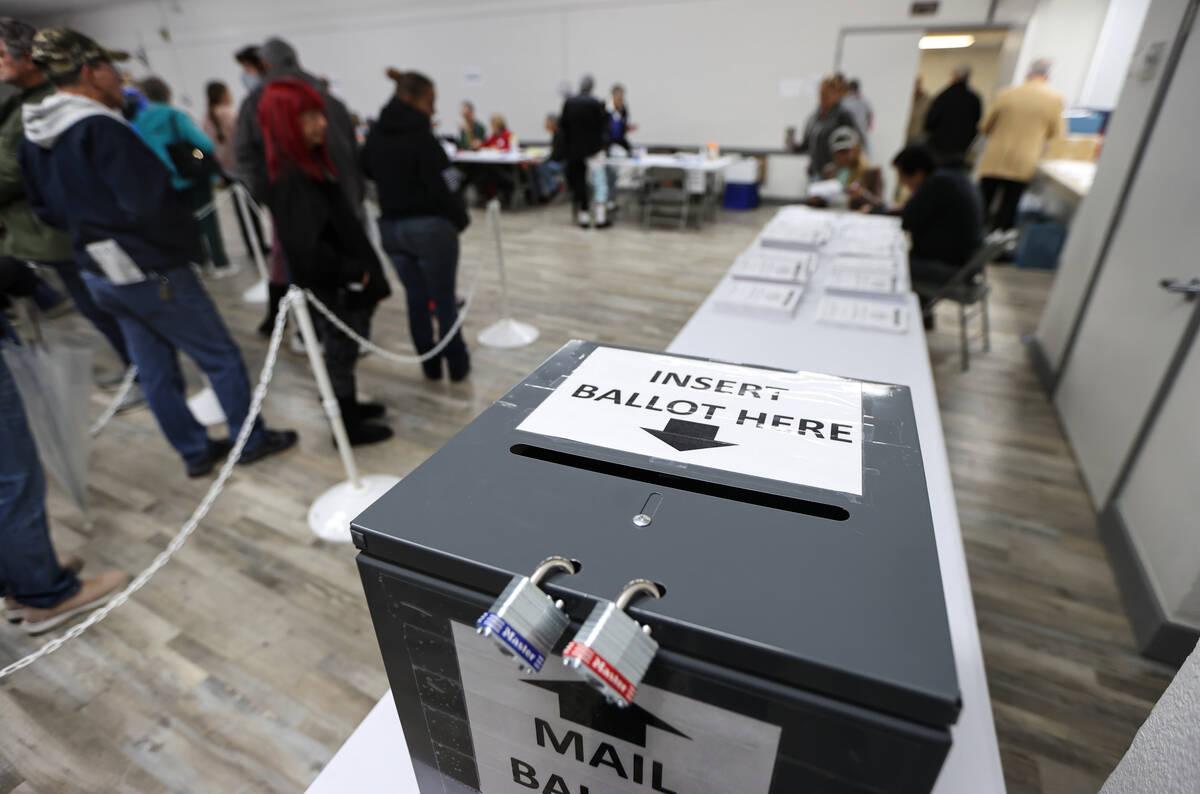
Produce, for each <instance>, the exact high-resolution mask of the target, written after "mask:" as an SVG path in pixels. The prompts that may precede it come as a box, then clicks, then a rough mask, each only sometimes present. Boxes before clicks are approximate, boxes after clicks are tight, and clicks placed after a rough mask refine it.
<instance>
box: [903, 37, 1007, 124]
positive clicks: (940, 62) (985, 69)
mask: <svg viewBox="0 0 1200 794" xmlns="http://www.w3.org/2000/svg"><path fill="white" fill-rule="evenodd" d="M1000 58H1001V48H1000V47H980V46H978V45H976V46H974V47H967V48H966V49H961V50H925V51H923V52H922V53H921V60H920V61H919V62H918V64H917V74H919V75H920V76H921V85H922V86H923V87H924V88H925V90H926V91H927V92H928V93H929V95H930V96H937V95H938V94H940V93H941V92H942V91H943V90H944V89H945V88H946V86H948V85H950V78H951V77H952V76H953V74H954V70H955V69H957V68H958V67H960V66H967V67H970V69H971V77H970V79H969V80H968V83H969V84H970V86H971V88H972V90H974V91H975V93H977V94H979V98H980V99H982V100H983V108H984V112H986V111H987V108H988V106H990V105H991V102H992V97H994V96H995V95H996V84H997V83H998V82H999V69H1000V65H1001V64H1000ZM1005 82H1006V83H1007V82H1008V78H1007V76H1006V79H1005Z"/></svg>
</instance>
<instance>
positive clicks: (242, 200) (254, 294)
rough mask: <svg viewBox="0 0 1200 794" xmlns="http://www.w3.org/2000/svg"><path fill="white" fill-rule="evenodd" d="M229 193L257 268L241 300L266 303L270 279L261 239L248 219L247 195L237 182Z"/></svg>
mask: <svg viewBox="0 0 1200 794" xmlns="http://www.w3.org/2000/svg"><path fill="white" fill-rule="evenodd" d="M230 193H231V195H232V196H233V204H234V206H235V207H237V211H238V215H239V216H240V217H241V219H242V224H243V225H244V226H245V227H246V234H247V236H248V237H249V238H250V241H251V245H250V248H251V249H252V250H251V251H250V254H251V256H253V257H254V266H255V267H256V268H258V282H257V283H255V285H254V286H252V287H250V288H249V289H247V290H246V291H245V292H243V293H242V300H244V301H246V303H266V302H267V300H268V294H269V293H268V291H267V282H268V281H269V280H270V273H269V272H268V271H267V263H266V261H265V260H264V259H263V241H262V240H260V239H259V238H258V227H257V226H255V225H254V224H253V223H251V220H250V207H249V206H248V205H247V201H246V200H247V198H249V196H248V195H247V194H246V188H244V187H242V186H241V185H240V184H238V183H237V182H234V183H233V186H232V188H231V189H230Z"/></svg>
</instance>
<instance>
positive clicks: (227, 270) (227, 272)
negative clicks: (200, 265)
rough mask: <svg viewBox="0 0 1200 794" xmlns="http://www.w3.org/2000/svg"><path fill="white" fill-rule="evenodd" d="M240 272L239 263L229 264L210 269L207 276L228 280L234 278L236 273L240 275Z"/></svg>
mask: <svg viewBox="0 0 1200 794" xmlns="http://www.w3.org/2000/svg"><path fill="white" fill-rule="evenodd" d="M241 272H242V266H241V265H240V264H239V263H237V262H230V263H229V264H228V265H226V266H225V267H212V268H211V269H210V270H209V271H208V274H209V275H210V276H212V277H213V278H215V279H222V278H229V277H230V276H236V275H237V274H238V273H241Z"/></svg>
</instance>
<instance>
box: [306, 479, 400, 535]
mask: <svg viewBox="0 0 1200 794" xmlns="http://www.w3.org/2000/svg"><path fill="white" fill-rule="evenodd" d="M358 480H359V487H358V488H355V487H354V486H353V485H352V484H351V483H350V481H349V480H347V481H346V482H340V483H338V484H337V485H335V486H333V487H332V488H330V489H329V490H328V491H326V492H325V493H323V494H321V495H320V496H318V497H317V501H315V502H313V503H312V507H310V508H308V526H309V528H310V529H312V531H313V532H315V533H317V537H319V538H321V539H322V540H329V541H335V542H344V543H349V542H350V522H351V520H353V519H354V518H355V516H357V515H358V514H359V513H361V512H362V511H363V510H365V509H367V508H368V507H370V505H371V503H373V502H374V501H375V500H376V499H378V498H379V497H381V496H383V495H384V494H385V493H387V492H388V491H389V490H390V489H391V487H392V486H393V485H395V484H396V483H398V482H400V478H399V477H393V476H391V475H390V474H368V475H366V476H365V477H359V478H358Z"/></svg>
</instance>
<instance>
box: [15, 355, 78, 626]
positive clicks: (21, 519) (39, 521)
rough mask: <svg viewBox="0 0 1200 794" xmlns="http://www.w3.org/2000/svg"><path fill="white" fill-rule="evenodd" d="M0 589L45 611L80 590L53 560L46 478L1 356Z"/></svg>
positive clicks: (63, 569)
mask: <svg viewBox="0 0 1200 794" xmlns="http://www.w3.org/2000/svg"><path fill="white" fill-rule="evenodd" d="M0 449H3V450H4V452H3V454H0V592H3V593H5V594H7V595H10V596H12V597H13V598H15V599H16V600H17V601H19V602H21V603H22V604H25V605H26V606H31V607H38V608H40V609H46V608H48V607H52V606H55V605H56V604H58V603H60V602H62V601H65V600H66V599H68V598H70V597H71V596H73V595H75V593H76V592H78V591H79V579H77V578H76V577H75V574H73V573H71V572H70V571H68V570H67V569H66V568H63V567H61V566H60V565H59V564H58V558H57V557H55V555H54V547H53V546H51V545H50V528H49V527H48V526H47V524H46V480H45V477H44V476H43V475H42V463H41V461H40V460H38V454H37V448H36V447H35V446H34V444H33V435H32V434H31V433H30V432H29V423H28V422H27V421H26V419H25V408H24V406H23V405H22V403H21V395H20V394H19V393H18V392H17V385H16V383H14V382H13V377H12V373H11V372H9V370H8V365H7V364H5V363H4V359H3V357H0Z"/></svg>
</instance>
